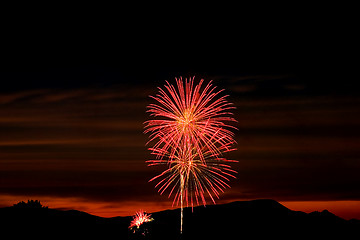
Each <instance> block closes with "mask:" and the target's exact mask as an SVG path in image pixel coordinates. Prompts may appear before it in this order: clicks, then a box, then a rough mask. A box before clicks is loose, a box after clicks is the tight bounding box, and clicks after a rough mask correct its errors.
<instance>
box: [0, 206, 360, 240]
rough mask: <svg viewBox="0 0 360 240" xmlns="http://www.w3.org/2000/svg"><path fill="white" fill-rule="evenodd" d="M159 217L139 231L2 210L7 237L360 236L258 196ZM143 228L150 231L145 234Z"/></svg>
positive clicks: (72, 215) (69, 214)
mask: <svg viewBox="0 0 360 240" xmlns="http://www.w3.org/2000/svg"><path fill="white" fill-rule="evenodd" d="M152 217H153V219H154V221H152V222H150V223H146V224H144V225H143V227H142V228H140V229H138V230H137V231H136V232H135V233H133V232H132V231H129V229H128V226H129V223H130V221H131V217H114V218H102V217H97V216H94V215H90V214H87V213H84V212H80V211H75V210H69V211H61V210H56V209H48V208H31V207H7V208H1V209H0V221H1V222H0V224H1V225H0V231H1V234H2V236H6V237H5V238H3V237H2V236H1V239H79V240H80V239H90V238H91V239H158V240H162V239H167V240H171V239H221V240H222V239H327V238H329V239H330V238H331V239H359V236H360V221H359V220H349V221H347V220H344V219H342V218H339V217H337V216H335V215H334V214H332V213H330V212H328V211H326V210H325V211H322V212H312V213H309V214H307V213H304V212H299V211H292V210H289V209H288V208H286V207H284V206H283V205H281V204H280V203H278V202H276V201H274V200H253V201H241V202H233V203H229V204H223V205H214V206H207V207H206V208H204V207H195V208H194V211H193V212H192V211H191V208H186V209H184V232H183V234H182V236H180V234H179V228H180V210H179V209H175V210H167V211H162V212H156V213H153V214H152ZM143 232H147V234H146V235H145V236H143V235H142V233H143Z"/></svg>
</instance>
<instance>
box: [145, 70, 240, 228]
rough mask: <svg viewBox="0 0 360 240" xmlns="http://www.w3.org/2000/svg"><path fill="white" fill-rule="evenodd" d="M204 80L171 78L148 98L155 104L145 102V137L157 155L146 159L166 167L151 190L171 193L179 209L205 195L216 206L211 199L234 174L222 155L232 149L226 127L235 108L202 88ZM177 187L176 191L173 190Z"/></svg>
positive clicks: (209, 88)
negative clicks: (146, 107) (155, 188)
mask: <svg viewBox="0 0 360 240" xmlns="http://www.w3.org/2000/svg"><path fill="white" fill-rule="evenodd" d="M203 82H204V80H203V79H201V80H200V82H199V84H197V85H194V77H193V78H190V79H185V81H183V79H182V78H181V77H180V78H179V79H176V85H172V84H170V83H169V82H167V85H165V90H163V89H162V88H159V93H158V94H157V95H156V96H151V97H152V98H153V99H155V100H156V101H157V104H150V105H149V106H148V111H147V112H149V113H150V116H151V117H153V119H151V120H149V121H146V122H145V133H150V136H149V138H150V139H149V142H148V143H150V142H152V143H153V146H152V147H150V148H149V150H150V151H151V153H152V154H153V155H155V156H156V159H155V160H150V161H147V162H148V163H149V165H150V166H152V165H162V164H165V165H167V167H168V168H167V169H166V170H165V171H163V172H162V173H161V174H159V175H158V176H156V177H154V178H152V179H151V180H150V181H152V180H155V179H157V180H159V179H161V177H162V178H163V179H161V180H160V181H159V183H158V184H157V185H156V187H159V192H160V193H161V194H162V193H163V192H164V191H165V190H167V189H171V190H170V194H169V197H170V196H172V194H173V196H174V203H175V202H176V203H179V201H180V205H181V213H182V212H183V211H182V209H183V200H186V202H187V205H189V202H190V204H191V206H193V205H194V202H195V203H197V204H199V199H201V201H202V203H203V204H204V205H205V204H206V200H205V196H208V197H210V198H211V199H212V201H213V202H214V203H215V200H214V198H213V196H216V197H217V198H218V197H219V191H221V192H223V189H225V188H226V187H229V185H228V184H227V183H226V181H229V179H228V177H234V176H233V173H235V171H234V170H232V169H231V168H230V166H229V165H227V163H229V162H234V161H232V160H227V159H225V158H224V157H223V156H222V154H223V153H225V152H229V151H233V150H235V148H233V145H234V144H235V143H236V142H235V140H234V133H233V132H232V130H233V129H236V128H235V127H233V126H232V125H230V124H229V123H231V122H235V121H236V120H235V119H234V118H233V117H232V113H231V112H230V110H232V109H234V108H235V107H234V106H233V105H232V103H229V102H228V101H227V100H226V97H227V95H225V96H220V94H221V92H222V91H223V90H217V89H216V87H214V86H212V84H211V82H210V83H208V84H207V85H206V86H205V87H204V88H203V87H202V85H203ZM176 187H178V188H177V190H175V189H176ZM174 190H175V191H174ZM181 231H182V214H181Z"/></svg>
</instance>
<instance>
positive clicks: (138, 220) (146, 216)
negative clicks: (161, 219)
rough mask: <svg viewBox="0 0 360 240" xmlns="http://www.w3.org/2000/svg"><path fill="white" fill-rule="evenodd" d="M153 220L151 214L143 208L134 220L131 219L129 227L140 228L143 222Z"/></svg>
mask: <svg viewBox="0 0 360 240" xmlns="http://www.w3.org/2000/svg"><path fill="white" fill-rule="evenodd" d="M152 220H153V219H152V218H151V214H147V213H145V212H144V211H143V210H140V211H138V212H136V213H135V215H134V216H133V220H132V221H131V223H130V226H129V228H130V229H131V228H133V227H137V228H139V227H140V226H141V225H142V224H143V223H146V222H151V221H152Z"/></svg>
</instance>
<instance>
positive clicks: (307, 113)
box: [0, 18, 360, 218]
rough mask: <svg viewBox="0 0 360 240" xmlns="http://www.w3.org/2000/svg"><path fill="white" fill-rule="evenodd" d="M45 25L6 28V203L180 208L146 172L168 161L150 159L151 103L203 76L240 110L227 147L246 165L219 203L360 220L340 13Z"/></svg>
mask: <svg viewBox="0 0 360 240" xmlns="http://www.w3.org/2000/svg"><path fill="white" fill-rule="evenodd" d="M119 21H120V20H119ZM45 22H46V21H36V22H26V21H22V22H20V23H13V24H11V25H7V29H6V30H5V33H6V34H4V35H3V36H4V38H5V39H4V40H5V41H4V44H3V45H2V47H1V48H2V54H1V66H0V81H1V88H0V130H1V135H0V205H2V206H5V205H10V204H13V203H14V202H16V201H20V200H26V199H28V198H37V199H39V200H42V201H45V202H46V203H47V204H48V205H49V206H50V207H58V208H76V209H79V210H84V211H88V212H92V213H94V214H98V215H103V216H116V215H130V214H132V212H134V211H135V210H137V209H138V208H143V209H146V210H148V211H155V210H161V209H168V208H171V203H170V201H169V200H168V199H167V198H166V196H159V195H158V194H157V192H156V190H155V189H154V184H153V183H148V182H147V181H148V180H149V179H150V178H151V177H152V176H154V175H155V174H156V173H158V171H159V170H158V169H156V168H150V167H147V166H146V164H145V161H146V160H148V159H150V158H151V156H150V154H149V152H148V151H147V150H146V147H145V143H146V141H147V136H145V135H144V134H143V122H144V121H146V120H147V119H148V115H147V114H146V113H145V110H146V106H147V105H148V104H149V103H150V102H151V99H150V98H149V97H148V95H153V94H156V92H157V87H159V86H162V85H163V84H164V83H165V80H169V81H174V78H175V77H179V76H183V77H190V76H194V75H195V76H196V78H195V79H197V80H199V79H201V78H204V79H205V80H206V81H209V80H213V81H214V85H217V86H219V88H224V89H225V92H226V93H227V94H229V95H230V97H229V98H228V99H229V101H231V102H234V103H235V106H236V107H237V109H236V110H235V118H236V119H237V120H238V123H237V127H238V128H239V130H238V131H237V132H236V140H237V142H238V146H237V147H238V151H236V152H233V153H232V154H230V155H228V157H230V158H232V159H236V160H238V161H239V163H238V164H234V165H233V167H234V168H235V169H236V170H237V171H238V172H239V173H238V175H237V177H238V178H237V179H236V180H233V181H232V182H231V186H232V188H231V189H229V190H227V191H226V192H225V193H224V194H222V195H221V198H220V200H219V201H218V202H220V203H221V202H230V201H235V200H242V199H256V198H272V199H275V200H278V201H281V202H284V203H288V204H293V205H291V206H295V205H294V203H297V204H298V205H296V207H297V209H296V210H306V209H307V207H309V206H310V205H311V204H315V203H319V202H333V203H334V204H333V205H331V206H330V205H329V207H330V208H331V207H333V209H332V210H333V211H335V212H336V213H338V214H340V215H342V216H344V217H347V218H350V217H357V218H360V204H359V203H360V191H359V184H360V180H359V177H358V173H359V170H360V162H359V157H360V148H359V146H360V138H359V136H360V112H359V105H360V96H359V93H358V92H359V91H358V88H357V84H356V79H357V78H356V77H357V74H354V71H353V70H352V68H353V67H352V66H353V64H351V63H350V62H349V61H347V60H346V54H347V49H346V47H347V46H346V44H345V43H346V41H337V40H336V39H334V38H333V36H334V34H336V33H337V31H338V30H339V29H336V28H333V27H330V25H331V24H329V23H328V24H323V23H322V22H321V21H316V22H306V23H304V22H303V21H301V19H299V20H298V21H291V22H287V20H286V19H284V18H279V19H277V20H276V21H270V22H268V21H265V20H264V21H260V22H259V23H254V22H253V21H251V19H247V21H245V22H242V21H240V20H239V22H238V23H237V22H232V23H233V24H231V25H230V24H226V21H225V22H218V21H216V20H212V21H211V20H209V21H205V23H199V22H197V23H196V24H186V25H183V24H182V23H181V22H180V23H179V22H177V23H176V24H172V25H170V26H165V25H164V26H162V25H160V26H159V24H158V22H154V23H152V22H146V21H145V22H142V23H141V24H133V25H129V24H127V23H124V22H123V21H120V22H119V24H117V23H116V22H115V23H112V24H100V23H99V24H98V25H96V24H93V23H94V22H86V21H85V22H81V21H80V22H76V23H73V24H66V25H62V22H61V21H59V22H57V21H55V22H51V23H45ZM250 22H251V24H249V23H250ZM38 23H41V24H38ZM350 203H351V206H352V207H351V209H349V208H348V209H346V208H344V205H346V204H350ZM340 205H341V207H340ZM316 206H317V207H319V206H318V205H316ZM349 206H350V205H349ZM353 206H356V207H355V209H354V207H353ZM309 208H310V207H309ZM320 208H321V207H320ZM339 209H340V210H339ZM320 210H321V209H320ZM330 210H331V209H330Z"/></svg>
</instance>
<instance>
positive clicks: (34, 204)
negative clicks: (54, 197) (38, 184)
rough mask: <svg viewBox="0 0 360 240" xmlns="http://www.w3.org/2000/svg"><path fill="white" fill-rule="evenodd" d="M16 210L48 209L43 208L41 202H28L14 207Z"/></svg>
mask: <svg viewBox="0 0 360 240" xmlns="http://www.w3.org/2000/svg"><path fill="white" fill-rule="evenodd" d="M13 207H15V208H48V207H47V206H43V205H42V204H41V203H40V201H39V200H28V201H27V202H24V201H21V202H18V203H15V204H14V205H13Z"/></svg>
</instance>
